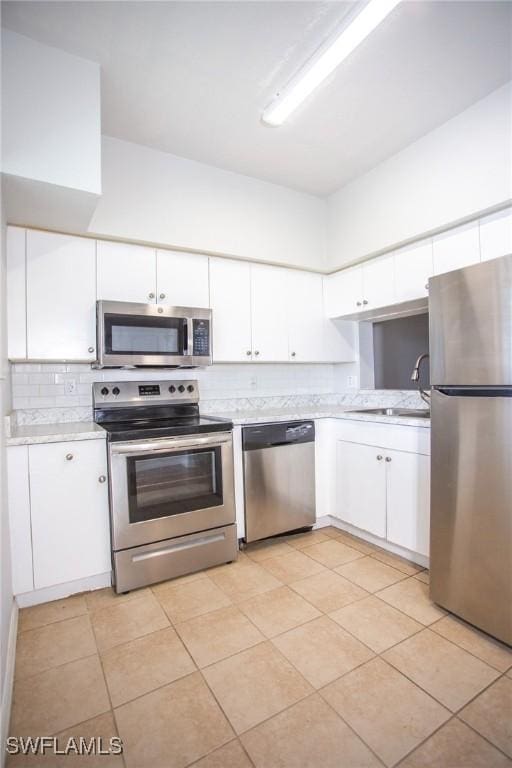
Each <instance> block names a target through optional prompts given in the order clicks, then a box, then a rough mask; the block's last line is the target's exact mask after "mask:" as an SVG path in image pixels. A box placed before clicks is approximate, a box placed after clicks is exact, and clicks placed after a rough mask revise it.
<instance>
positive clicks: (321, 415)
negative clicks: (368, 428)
mask: <svg viewBox="0 0 512 768" xmlns="http://www.w3.org/2000/svg"><path fill="white" fill-rule="evenodd" d="M355 409H357V410H363V408H362V407H358V406H354V405H330V406H324V407H322V406H317V407H316V408H311V407H309V408H307V407H306V408H296V409H286V408H269V409H259V410H254V411H224V412H220V411H219V412H215V413H212V414H210V415H211V416H221V417H222V418H224V419H230V420H231V421H232V422H233V424H261V423H264V422H269V421H295V420H297V421H299V420H302V419H350V420H351V421H374V422H379V423H380V424H398V425H400V426H402V427H423V428H424V429H430V419H422V418H418V417H414V416H410V417H405V416H379V415H377V414H375V413H354V410H355Z"/></svg>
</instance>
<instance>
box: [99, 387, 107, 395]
mask: <svg viewBox="0 0 512 768" xmlns="http://www.w3.org/2000/svg"><path fill="white" fill-rule="evenodd" d="M101 394H102V395H103V396H106V395H108V389H107V388H106V387H102V389H101Z"/></svg>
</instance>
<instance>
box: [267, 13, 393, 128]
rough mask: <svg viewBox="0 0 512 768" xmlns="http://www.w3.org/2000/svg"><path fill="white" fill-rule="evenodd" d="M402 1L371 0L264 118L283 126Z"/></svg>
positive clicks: (328, 43)
mask: <svg viewBox="0 0 512 768" xmlns="http://www.w3.org/2000/svg"><path fill="white" fill-rule="evenodd" d="M399 2H400V0H370V2H368V3H366V5H365V6H364V8H363V9H362V10H361V11H360V12H359V13H358V14H357V16H355V17H352V20H351V21H350V23H348V24H347V23H345V24H344V25H343V29H342V30H341V32H338V33H337V34H336V35H335V36H334V37H332V38H330V39H329V40H327V41H326V42H325V43H324V45H322V46H321V48H319V50H318V51H317V52H316V53H315V54H314V56H313V57H312V58H311V60H310V61H309V62H308V63H307V64H306V65H305V66H304V67H303V69H302V70H301V71H300V72H299V73H298V75H297V76H296V77H294V78H293V80H291V82H290V83H289V84H288V85H287V86H286V88H285V89H284V90H283V91H282V92H281V93H279V94H278V95H277V97H276V99H275V100H274V101H273V102H272V103H271V104H270V105H269V106H268V107H267V108H266V110H265V111H264V112H263V115H262V120H263V121H264V122H265V123H268V124H269V125H282V123H284V121H285V120H286V118H287V117H288V116H289V115H290V114H291V113H292V112H293V110H294V109H297V107H298V106H299V105H300V104H302V102H303V101H304V100H305V99H307V97H308V96H309V95H310V93H311V92H312V91H314V90H315V88H318V86H319V85H320V84H321V83H322V82H323V81H324V80H325V78H326V77H328V76H329V75H330V74H331V72H333V71H334V70H335V69H336V67H337V66H338V64H341V62H342V61H343V60H344V59H346V58H347V56H349V55H350V54H351V53H352V51H353V50H354V49H355V48H357V46H358V45H359V44H360V43H362V42H363V40H364V39H365V38H366V37H368V35H369V34H370V33H371V32H373V30H374V29H375V27H377V26H378V25H379V24H380V22H381V21H383V19H385V18H386V16H387V15H388V14H390V13H391V11H392V10H393V8H395V6H397V5H398V3H399Z"/></svg>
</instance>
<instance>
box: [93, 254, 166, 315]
mask: <svg viewBox="0 0 512 768" xmlns="http://www.w3.org/2000/svg"><path fill="white" fill-rule="evenodd" d="M96 258H97V265H98V266H97V270H98V277H97V280H98V299H104V300H105V301H136V302H138V303H139V304H146V303H148V302H149V303H151V304H153V303H154V302H155V301H156V255H155V249H154V248H147V247H146V246H143V245H131V244H129V243H110V242H107V241H104V240H98V243H97V257H96Z"/></svg>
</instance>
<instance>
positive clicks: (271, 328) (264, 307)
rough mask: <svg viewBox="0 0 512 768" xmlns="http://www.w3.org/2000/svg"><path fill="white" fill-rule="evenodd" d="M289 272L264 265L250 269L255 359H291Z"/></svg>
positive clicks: (278, 360)
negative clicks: (287, 300) (288, 317)
mask: <svg viewBox="0 0 512 768" xmlns="http://www.w3.org/2000/svg"><path fill="white" fill-rule="evenodd" d="M288 277H289V271H288V270H284V269H279V268H278V267H268V266H265V265H263V264H253V265H252V266H251V308H252V312H251V318H252V346H251V349H252V359H253V360H261V361H262V362H284V361H287V360H288V321H287V311H286V294H287V286H288Z"/></svg>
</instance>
